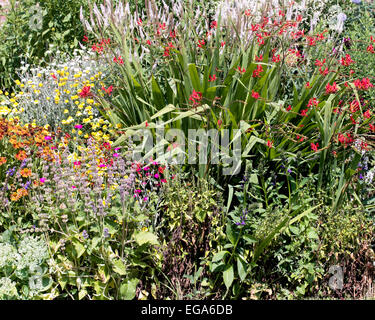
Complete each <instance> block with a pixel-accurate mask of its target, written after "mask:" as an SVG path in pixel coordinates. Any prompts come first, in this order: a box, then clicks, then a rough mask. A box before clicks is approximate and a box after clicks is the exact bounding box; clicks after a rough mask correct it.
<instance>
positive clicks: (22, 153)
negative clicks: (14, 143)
mask: <svg viewBox="0 0 375 320" xmlns="http://www.w3.org/2000/svg"><path fill="white" fill-rule="evenodd" d="M15 157H16V159H18V160H20V161H23V160H25V159H26V158H27V155H26V152H25V151H24V150H21V151H20V152H18V153H17V154H16V156H15Z"/></svg>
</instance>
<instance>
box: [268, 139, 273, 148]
mask: <svg viewBox="0 0 375 320" xmlns="http://www.w3.org/2000/svg"><path fill="white" fill-rule="evenodd" d="M272 144H273V142H272V141H271V140H267V147H268V148H270V149H271V148H272Z"/></svg>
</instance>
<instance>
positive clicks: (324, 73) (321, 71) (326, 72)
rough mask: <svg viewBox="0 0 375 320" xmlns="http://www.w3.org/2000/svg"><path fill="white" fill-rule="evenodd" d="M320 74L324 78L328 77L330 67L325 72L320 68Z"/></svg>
mask: <svg viewBox="0 0 375 320" xmlns="http://www.w3.org/2000/svg"><path fill="white" fill-rule="evenodd" d="M319 73H320V74H321V75H323V76H326V75H327V74H328V73H329V69H328V67H327V68H325V69H324V70H323V68H322V67H320V68H319Z"/></svg>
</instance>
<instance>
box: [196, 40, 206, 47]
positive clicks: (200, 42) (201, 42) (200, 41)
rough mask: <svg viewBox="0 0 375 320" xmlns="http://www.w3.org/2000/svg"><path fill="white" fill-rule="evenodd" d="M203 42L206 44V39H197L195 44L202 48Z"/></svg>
mask: <svg viewBox="0 0 375 320" xmlns="http://www.w3.org/2000/svg"><path fill="white" fill-rule="evenodd" d="M205 44H206V41H204V40H198V44H197V46H198V47H199V48H202V47H203V46H204V45H205Z"/></svg>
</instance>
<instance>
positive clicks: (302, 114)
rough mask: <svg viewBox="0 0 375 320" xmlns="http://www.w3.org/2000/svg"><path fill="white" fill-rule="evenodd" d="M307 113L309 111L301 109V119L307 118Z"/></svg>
mask: <svg viewBox="0 0 375 320" xmlns="http://www.w3.org/2000/svg"><path fill="white" fill-rule="evenodd" d="M307 111H309V109H303V110H301V116H302V117H307Z"/></svg>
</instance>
